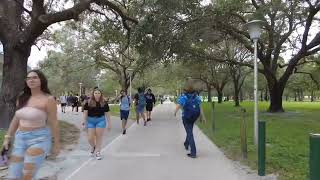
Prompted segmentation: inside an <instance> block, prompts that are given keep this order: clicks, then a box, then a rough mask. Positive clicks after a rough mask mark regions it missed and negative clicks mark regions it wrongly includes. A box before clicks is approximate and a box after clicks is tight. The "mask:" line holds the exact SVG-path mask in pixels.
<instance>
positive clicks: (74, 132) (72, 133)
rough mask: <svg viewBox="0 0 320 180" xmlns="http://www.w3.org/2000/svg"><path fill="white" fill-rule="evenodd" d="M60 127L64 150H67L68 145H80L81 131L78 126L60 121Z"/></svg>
mask: <svg viewBox="0 0 320 180" xmlns="http://www.w3.org/2000/svg"><path fill="white" fill-rule="evenodd" d="M59 126H60V136H61V140H60V142H61V147H62V148H63V149H65V148H67V146H68V145H73V144H76V143H78V141H79V138H80V130H79V129H78V128H77V127H76V126H74V125H73V124H70V123H67V122H64V121H59ZM70 150H71V149H70Z"/></svg>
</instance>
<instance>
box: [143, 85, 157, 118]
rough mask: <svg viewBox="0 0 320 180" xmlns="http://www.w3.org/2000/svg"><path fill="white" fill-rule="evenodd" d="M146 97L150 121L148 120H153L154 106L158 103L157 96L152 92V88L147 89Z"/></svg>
mask: <svg viewBox="0 0 320 180" xmlns="http://www.w3.org/2000/svg"><path fill="white" fill-rule="evenodd" d="M145 97H146V103H147V105H146V110H147V122H148V121H151V112H152V109H153V106H155V105H156V98H155V96H154V94H153V93H152V90H151V89H148V90H147V93H146V94H145Z"/></svg>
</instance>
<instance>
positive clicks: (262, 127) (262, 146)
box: [258, 121, 266, 176]
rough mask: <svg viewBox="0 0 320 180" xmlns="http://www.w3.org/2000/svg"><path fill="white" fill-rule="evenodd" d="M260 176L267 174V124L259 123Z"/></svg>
mask: <svg viewBox="0 0 320 180" xmlns="http://www.w3.org/2000/svg"><path fill="white" fill-rule="evenodd" d="M258 132H259V133H258V134H259V135H258V175H259V176H265V174H266V172H265V171H266V122H265V121H259V122H258Z"/></svg>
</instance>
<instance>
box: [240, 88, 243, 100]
mask: <svg viewBox="0 0 320 180" xmlns="http://www.w3.org/2000/svg"><path fill="white" fill-rule="evenodd" d="M240 102H243V90H242V89H241V90H240Z"/></svg>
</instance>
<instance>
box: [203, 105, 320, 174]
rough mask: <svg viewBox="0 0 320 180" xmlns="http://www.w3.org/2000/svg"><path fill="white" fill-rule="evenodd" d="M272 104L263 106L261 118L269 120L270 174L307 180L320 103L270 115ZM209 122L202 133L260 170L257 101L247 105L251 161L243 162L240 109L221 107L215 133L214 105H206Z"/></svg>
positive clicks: (319, 129) (319, 127) (319, 121)
mask: <svg viewBox="0 0 320 180" xmlns="http://www.w3.org/2000/svg"><path fill="white" fill-rule="evenodd" d="M268 105H269V104H268V103H265V102H263V103H261V102H260V103H259V111H260V114H259V119H260V120H265V121H266V142H267V157H266V159H267V162H266V170H267V173H275V174H279V179H280V180H306V179H308V172H309V133H319V132H320V118H319V117H320V111H319V109H320V103H308V102H299V103H295V102H284V108H285V110H286V112H285V113H275V114H271V113H267V112H266V109H267V108H268ZM203 107H204V111H205V114H206V117H207V123H206V124H203V123H199V124H198V125H199V127H200V128H201V129H202V131H203V132H204V133H205V134H206V135H207V136H208V137H209V138H210V139H211V140H212V141H213V142H214V143H215V144H216V145H217V146H219V147H220V148H221V149H222V150H223V151H224V152H225V154H226V155H227V156H228V157H229V158H231V159H234V160H239V161H241V162H243V163H245V164H247V165H249V166H250V167H251V168H253V169H257V149H256V146H254V145H253V102H243V103H242V107H244V108H246V110H247V116H246V119H247V136H248V160H243V159H241V151H240V120H241V113H240V108H236V107H234V104H233V103H231V102H228V103H223V104H217V103H216V109H215V116H214V117H215V120H216V131H215V132H213V131H212V118H211V115H212V114H211V105H210V104H209V103H204V104H203Z"/></svg>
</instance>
